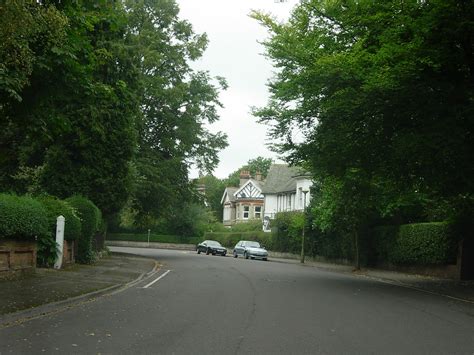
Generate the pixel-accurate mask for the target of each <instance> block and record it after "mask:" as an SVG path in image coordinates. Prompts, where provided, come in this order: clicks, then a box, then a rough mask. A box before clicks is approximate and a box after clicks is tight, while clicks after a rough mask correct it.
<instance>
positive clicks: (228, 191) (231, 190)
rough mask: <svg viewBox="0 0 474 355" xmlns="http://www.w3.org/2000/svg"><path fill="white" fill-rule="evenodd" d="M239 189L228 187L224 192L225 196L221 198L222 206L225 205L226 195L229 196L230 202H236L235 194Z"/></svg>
mask: <svg viewBox="0 0 474 355" xmlns="http://www.w3.org/2000/svg"><path fill="white" fill-rule="evenodd" d="M238 189H239V188H238V187H226V188H225V190H224V194H223V195H222V198H221V205H222V204H223V203H224V201H225V196H226V195H227V196H229V201H230V202H233V201H235V197H234V193H235V192H236V191H237V190H238Z"/></svg>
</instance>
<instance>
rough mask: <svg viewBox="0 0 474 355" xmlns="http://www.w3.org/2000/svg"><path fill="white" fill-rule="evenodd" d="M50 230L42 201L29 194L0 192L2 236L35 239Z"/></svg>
mask: <svg viewBox="0 0 474 355" xmlns="http://www.w3.org/2000/svg"><path fill="white" fill-rule="evenodd" d="M48 232H49V230H48V217H47V213H46V210H45V208H44V207H43V205H42V204H41V203H39V202H38V201H36V200H34V199H33V198H31V197H27V196H16V195H10V194H0V238H12V239H30V240H33V239H35V237H43V236H46V235H47V234H48Z"/></svg>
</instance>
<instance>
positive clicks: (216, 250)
mask: <svg viewBox="0 0 474 355" xmlns="http://www.w3.org/2000/svg"><path fill="white" fill-rule="evenodd" d="M196 251H197V253H198V254H201V252H202V253H206V255H209V254H212V255H217V254H219V255H222V256H225V255H226V254H227V249H226V248H224V247H223V246H222V245H221V243H219V242H217V241H215V240H205V241H203V242H201V243H199V244H198V245H197V246H196Z"/></svg>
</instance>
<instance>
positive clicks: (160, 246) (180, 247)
mask: <svg viewBox="0 0 474 355" xmlns="http://www.w3.org/2000/svg"><path fill="white" fill-rule="evenodd" d="M105 245H107V246H113V247H131V248H154V249H175V250H196V246H195V245H194V244H173V243H154V242H150V243H149V244H148V243H147V242H130V241H121V240H106V241H105Z"/></svg>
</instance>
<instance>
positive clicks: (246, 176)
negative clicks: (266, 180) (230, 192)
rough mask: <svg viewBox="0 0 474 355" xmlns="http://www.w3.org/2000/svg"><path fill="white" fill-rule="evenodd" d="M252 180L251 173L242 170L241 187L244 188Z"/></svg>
mask: <svg viewBox="0 0 474 355" xmlns="http://www.w3.org/2000/svg"><path fill="white" fill-rule="evenodd" d="M249 179H250V172H249V171H248V170H242V171H241V172H240V184H239V187H241V186H243V185H244V184H245V183H246V182H247V180H249Z"/></svg>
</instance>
